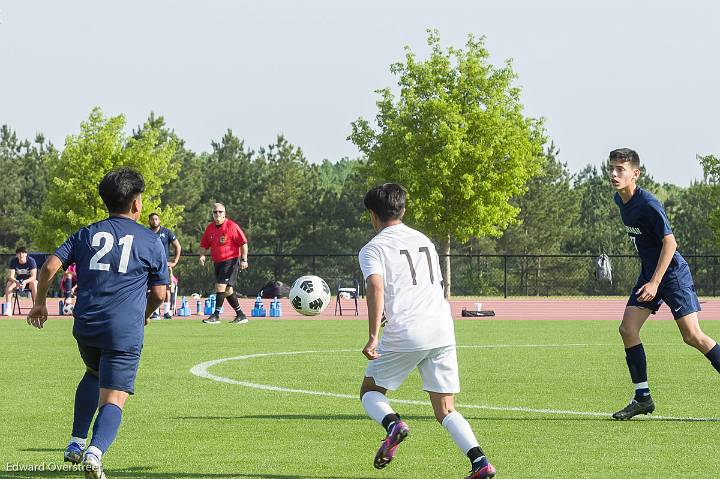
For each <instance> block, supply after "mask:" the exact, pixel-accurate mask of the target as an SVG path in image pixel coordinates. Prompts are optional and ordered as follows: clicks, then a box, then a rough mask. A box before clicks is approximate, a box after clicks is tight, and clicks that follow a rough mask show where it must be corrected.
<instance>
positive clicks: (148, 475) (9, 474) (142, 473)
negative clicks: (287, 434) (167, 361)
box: [0, 467, 377, 479]
mask: <svg viewBox="0 0 720 479" xmlns="http://www.w3.org/2000/svg"><path fill="white" fill-rule="evenodd" d="M107 473H108V475H109V477H113V478H116V477H117V478H126V479H130V478H133V479H135V478H137V479H173V478H175V479H191V478H210V479H242V478H248V479H341V478H344V479H377V478H375V477H374V476H314V475H313V476H305V475H297V474H262V473H257V474H253V473H247V472H244V473H207V472H160V471H158V472H153V471H152V469H150V468H145V467H130V468H126V469H111V468H110V469H108V470H107ZM77 474H78V471H68V470H63V471H0V478H8V479H14V478H18V477H37V478H41V477H56V478H67V477H76V476H77Z"/></svg>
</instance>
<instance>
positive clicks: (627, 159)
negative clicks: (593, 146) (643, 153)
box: [610, 148, 640, 169]
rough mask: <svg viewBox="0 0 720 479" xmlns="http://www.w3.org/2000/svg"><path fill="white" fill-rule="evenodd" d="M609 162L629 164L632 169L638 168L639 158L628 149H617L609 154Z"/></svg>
mask: <svg viewBox="0 0 720 479" xmlns="http://www.w3.org/2000/svg"><path fill="white" fill-rule="evenodd" d="M610 161H620V162H622V163H630V166H632V167H633V168H638V169H639V168H640V156H639V155H638V154H637V151H635V150H631V149H630V148H618V149H617V150H613V151H611V152H610Z"/></svg>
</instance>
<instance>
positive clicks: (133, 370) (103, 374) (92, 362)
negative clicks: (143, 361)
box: [78, 341, 140, 394]
mask: <svg viewBox="0 0 720 479" xmlns="http://www.w3.org/2000/svg"><path fill="white" fill-rule="evenodd" d="M78 350H80V356H81V357H82V360H83V362H84V363H85V366H87V367H88V368H90V369H92V370H93V371H97V373H98V377H99V378H100V387H101V388H106V389H114V390H116V391H125V392H126V393H128V394H134V393H135V376H137V370H138V365H139V364H140V355H139V354H135V353H127V352H125V351H113V350H111V349H100V348H96V347H94V346H88V345H86V344H83V343H81V342H80V341H78Z"/></svg>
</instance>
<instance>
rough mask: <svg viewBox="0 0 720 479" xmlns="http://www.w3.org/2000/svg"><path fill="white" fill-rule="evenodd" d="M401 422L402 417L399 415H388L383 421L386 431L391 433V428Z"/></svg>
mask: <svg viewBox="0 0 720 479" xmlns="http://www.w3.org/2000/svg"><path fill="white" fill-rule="evenodd" d="M399 420H400V416H399V415H398V414H388V415H387V416H385V417H384V418H383V420H382V425H383V427H384V428H385V430H386V431H387V432H388V434H389V433H390V428H391V427H392V425H393V424H395V422H396V421H399Z"/></svg>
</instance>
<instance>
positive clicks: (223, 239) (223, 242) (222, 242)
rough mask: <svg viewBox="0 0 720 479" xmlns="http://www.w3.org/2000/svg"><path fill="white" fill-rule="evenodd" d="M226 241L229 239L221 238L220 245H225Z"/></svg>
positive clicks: (223, 236)
mask: <svg viewBox="0 0 720 479" xmlns="http://www.w3.org/2000/svg"><path fill="white" fill-rule="evenodd" d="M226 240H227V238H226V237H225V235H222V236H220V244H225V241H226Z"/></svg>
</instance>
